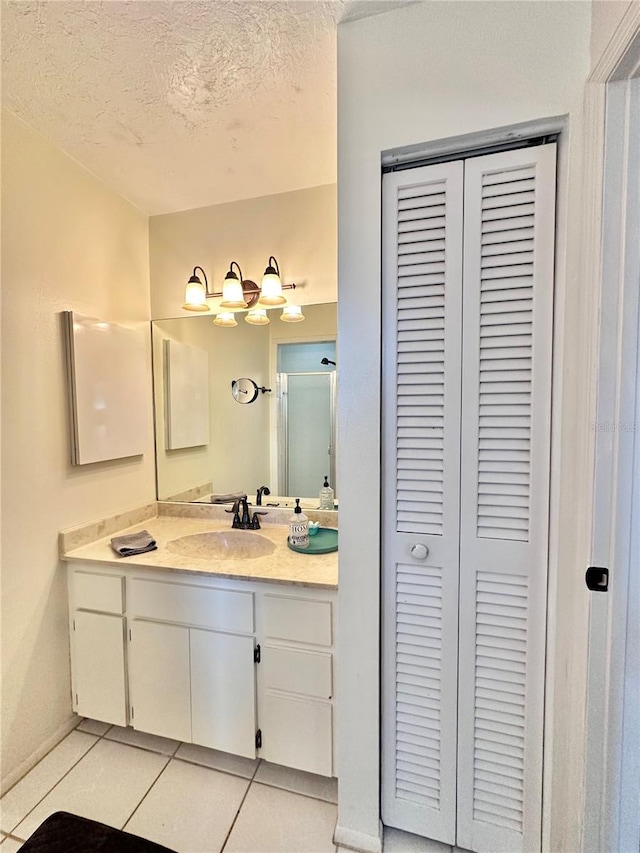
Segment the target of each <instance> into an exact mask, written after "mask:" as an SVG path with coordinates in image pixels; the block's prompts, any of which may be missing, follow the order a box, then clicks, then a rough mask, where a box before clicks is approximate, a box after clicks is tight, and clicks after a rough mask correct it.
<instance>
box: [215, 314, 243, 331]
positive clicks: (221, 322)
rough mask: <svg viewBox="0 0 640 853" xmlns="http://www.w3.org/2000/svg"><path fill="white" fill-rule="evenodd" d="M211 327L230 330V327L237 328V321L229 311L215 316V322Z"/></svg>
mask: <svg viewBox="0 0 640 853" xmlns="http://www.w3.org/2000/svg"><path fill="white" fill-rule="evenodd" d="M213 325H214V326H226V327H227V328H231V327H232V326H237V325H238V321H237V320H236V318H235V316H234V315H233V314H232V313H231V311H222V312H221V313H220V314H216V317H215V320H214V321H213Z"/></svg>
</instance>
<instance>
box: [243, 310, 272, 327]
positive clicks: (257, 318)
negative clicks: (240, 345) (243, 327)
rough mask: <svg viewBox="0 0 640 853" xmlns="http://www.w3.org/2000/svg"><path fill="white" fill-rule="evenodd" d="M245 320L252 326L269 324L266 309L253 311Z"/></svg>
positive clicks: (249, 312)
mask: <svg viewBox="0 0 640 853" xmlns="http://www.w3.org/2000/svg"><path fill="white" fill-rule="evenodd" d="M244 319H245V320H246V322H247V323H251V325H252V326H266V325H267V323H268V322H269V318H268V317H267V309H266V308H254V309H252V310H251V311H248V312H247V314H246V315H245V318H244Z"/></svg>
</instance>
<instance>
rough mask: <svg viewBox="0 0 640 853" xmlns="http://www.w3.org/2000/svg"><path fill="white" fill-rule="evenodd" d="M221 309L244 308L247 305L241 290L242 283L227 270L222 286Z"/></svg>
mask: <svg viewBox="0 0 640 853" xmlns="http://www.w3.org/2000/svg"><path fill="white" fill-rule="evenodd" d="M220 307H221V308H246V307H247V303H246V301H245V298H244V291H243V290H242V282H241V281H240V280H239V279H238V276H237V275H236V274H235V273H234V272H233V271H232V270H229V272H228V273H227V275H226V276H225V279H224V284H223V285H222V301H221V302H220Z"/></svg>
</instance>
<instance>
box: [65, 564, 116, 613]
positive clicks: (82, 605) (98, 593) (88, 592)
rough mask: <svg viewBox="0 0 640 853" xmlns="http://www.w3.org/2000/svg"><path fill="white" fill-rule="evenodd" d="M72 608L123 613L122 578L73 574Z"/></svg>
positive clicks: (86, 573)
mask: <svg viewBox="0 0 640 853" xmlns="http://www.w3.org/2000/svg"><path fill="white" fill-rule="evenodd" d="M73 606H74V607H75V608H76V610H98V611H100V612H102V613H117V614H118V615H120V614H122V613H124V578H121V577H120V578H119V577H114V575H98V574H92V573H89V572H74V573H73Z"/></svg>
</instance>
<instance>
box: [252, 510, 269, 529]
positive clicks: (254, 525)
mask: <svg viewBox="0 0 640 853" xmlns="http://www.w3.org/2000/svg"><path fill="white" fill-rule="evenodd" d="M259 515H269V513H268V512H254V513H253V518H252V519H251V529H252V530H260V519H259V518H258V516H259Z"/></svg>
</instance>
